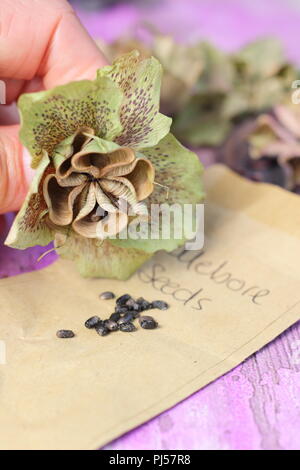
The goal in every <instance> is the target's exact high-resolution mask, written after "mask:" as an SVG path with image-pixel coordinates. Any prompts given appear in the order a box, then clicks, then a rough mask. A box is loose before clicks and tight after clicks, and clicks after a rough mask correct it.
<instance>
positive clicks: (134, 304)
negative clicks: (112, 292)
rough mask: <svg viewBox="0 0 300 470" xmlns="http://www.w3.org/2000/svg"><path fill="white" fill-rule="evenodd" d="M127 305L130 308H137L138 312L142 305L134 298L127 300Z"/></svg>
mask: <svg viewBox="0 0 300 470" xmlns="http://www.w3.org/2000/svg"><path fill="white" fill-rule="evenodd" d="M125 306H126V307H127V308H128V310H135V311H136V312H139V311H140V305H139V304H138V303H137V302H136V301H135V300H134V299H129V300H127V302H126V303H125Z"/></svg>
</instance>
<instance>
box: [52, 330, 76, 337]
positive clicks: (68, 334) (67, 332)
mask: <svg viewBox="0 0 300 470" xmlns="http://www.w3.org/2000/svg"><path fill="white" fill-rule="evenodd" d="M56 336H57V337H58V338H74V336H75V333H74V332H73V331H71V330H58V331H57V333H56Z"/></svg>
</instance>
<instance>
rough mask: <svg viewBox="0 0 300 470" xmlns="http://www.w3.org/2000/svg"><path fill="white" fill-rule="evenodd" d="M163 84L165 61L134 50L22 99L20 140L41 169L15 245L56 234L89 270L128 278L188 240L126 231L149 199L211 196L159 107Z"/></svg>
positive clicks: (61, 247) (59, 245) (16, 228)
mask: <svg viewBox="0 0 300 470" xmlns="http://www.w3.org/2000/svg"><path fill="white" fill-rule="evenodd" d="M160 85H161V66H160V64H159V62H158V61H157V60H156V59H154V58H148V59H146V60H141V59H140V57H139V53H138V52H136V51H134V52H132V53H130V54H126V55H124V56H122V57H120V58H119V59H118V60H116V61H115V62H114V63H113V65H112V66H107V67H104V68H103V69H101V70H99V71H98V75H97V78H96V80H95V81H88V80H84V81H80V82H74V83H70V84H67V85H64V86H60V87H57V88H54V89H53V90H50V91H45V92H39V93H31V94H25V95H23V96H22V97H21V98H20V100H19V108H20V111H21V115H22V128H21V139H22V142H23V143H24V145H25V146H26V147H27V148H28V149H29V151H30V153H31V156H32V166H33V167H34V168H36V175H35V178H34V180H33V182H32V185H31V188H30V191H29V194H28V196H27V198H26V201H25V203H24V205H23V207H22V208H21V210H20V212H19V214H18V216H17V217H16V219H15V222H14V224H13V227H12V229H11V231H10V234H9V236H8V238H7V240H6V244H8V245H9V246H12V247H14V248H19V249H25V248H27V247H30V246H34V245H42V246H45V245H47V244H48V243H49V242H51V241H52V240H54V243H55V248H56V251H57V252H58V254H59V255H61V256H62V257H64V258H68V259H72V260H74V261H75V262H76V264H77V265H78V268H79V271H80V272H81V274H82V275H84V276H94V277H109V278H119V279H126V278H128V277H129V276H130V275H131V274H132V273H133V272H134V271H135V270H136V269H137V268H138V267H139V266H141V264H142V263H144V262H145V261H146V260H147V259H149V258H150V257H151V256H152V254H153V253H154V252H156V251H158V250H161V249H165V250H167V251H171V250H173V249H175V248H177V247H178V246H180V245H182V244H183V243H184V241H185V240H184V236H183V237H182V239H180V240H179V239H175V238H172V237H170V239H168V240H160V239H158V240H152V239H137V240H132V239H123V238H122V237H121V236H120V237H119V236H118V234H119V233H120V232H122V230H124V229H125V228H126V227H127V226H128V224H129V223H130V221H131V220H132V219H134V218H135V217H139V216H141V214H140V207H141V204H140V202H141V201H143V203H144V204H145V205H146V206H147V207H150V206H151V204H162V203H168V204H175V203H176V204H182V205H184V204H191V205H196V204H198V203H200V202H201V201H202V199H203V191H202V185H201V175H202V166H201V164H200V163H199V161H198V158H197V156H196V155H195V154H194V153H192V152H190V151H188V150H187V149H185V148H184V147H182V145H181V144H180V143H179V142H178V141H177V140H176V139H175V138H174V137H173V136H172V135H171V134H170V133H169V131H170V125H171V119H170V118H168V117H166V116H164V115H162V114H160V113H159V100H160ZM166 188H167V191H166ZM122 201H123V202H125V203H126V204H124V205H122ZM128 206H129V207H130V214H129V215H128V211H125V209H124V207H126V208H128ZM112 219H114V221H117V223H115V224H113V228H112V227H111V225H112V224H111V221H112Z"/></svg>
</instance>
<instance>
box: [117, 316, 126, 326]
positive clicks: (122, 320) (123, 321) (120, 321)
mask: <svg viewBox="0 0 300 470" xmlns="http://www.w3.org/2000/svg"><path fill="white" fill-rule="evenodd" d="M117 323H118V325H122V324H123V323H127V322H126V320H124V317H121V318H120V320H118V322H117Z"/></svg>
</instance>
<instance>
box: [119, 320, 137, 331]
mask: <svg viewBox="0 0 300 470" xmlns="http://www.w3.org/2000/svg"><path fill="white" fill-rule="evenodd" d="M135 330H136V327H135V326H134V324H133V323H131V322H128V323H121V325H120V331H124V332H125V333H131V332H132V331H135Z"/></svg>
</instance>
